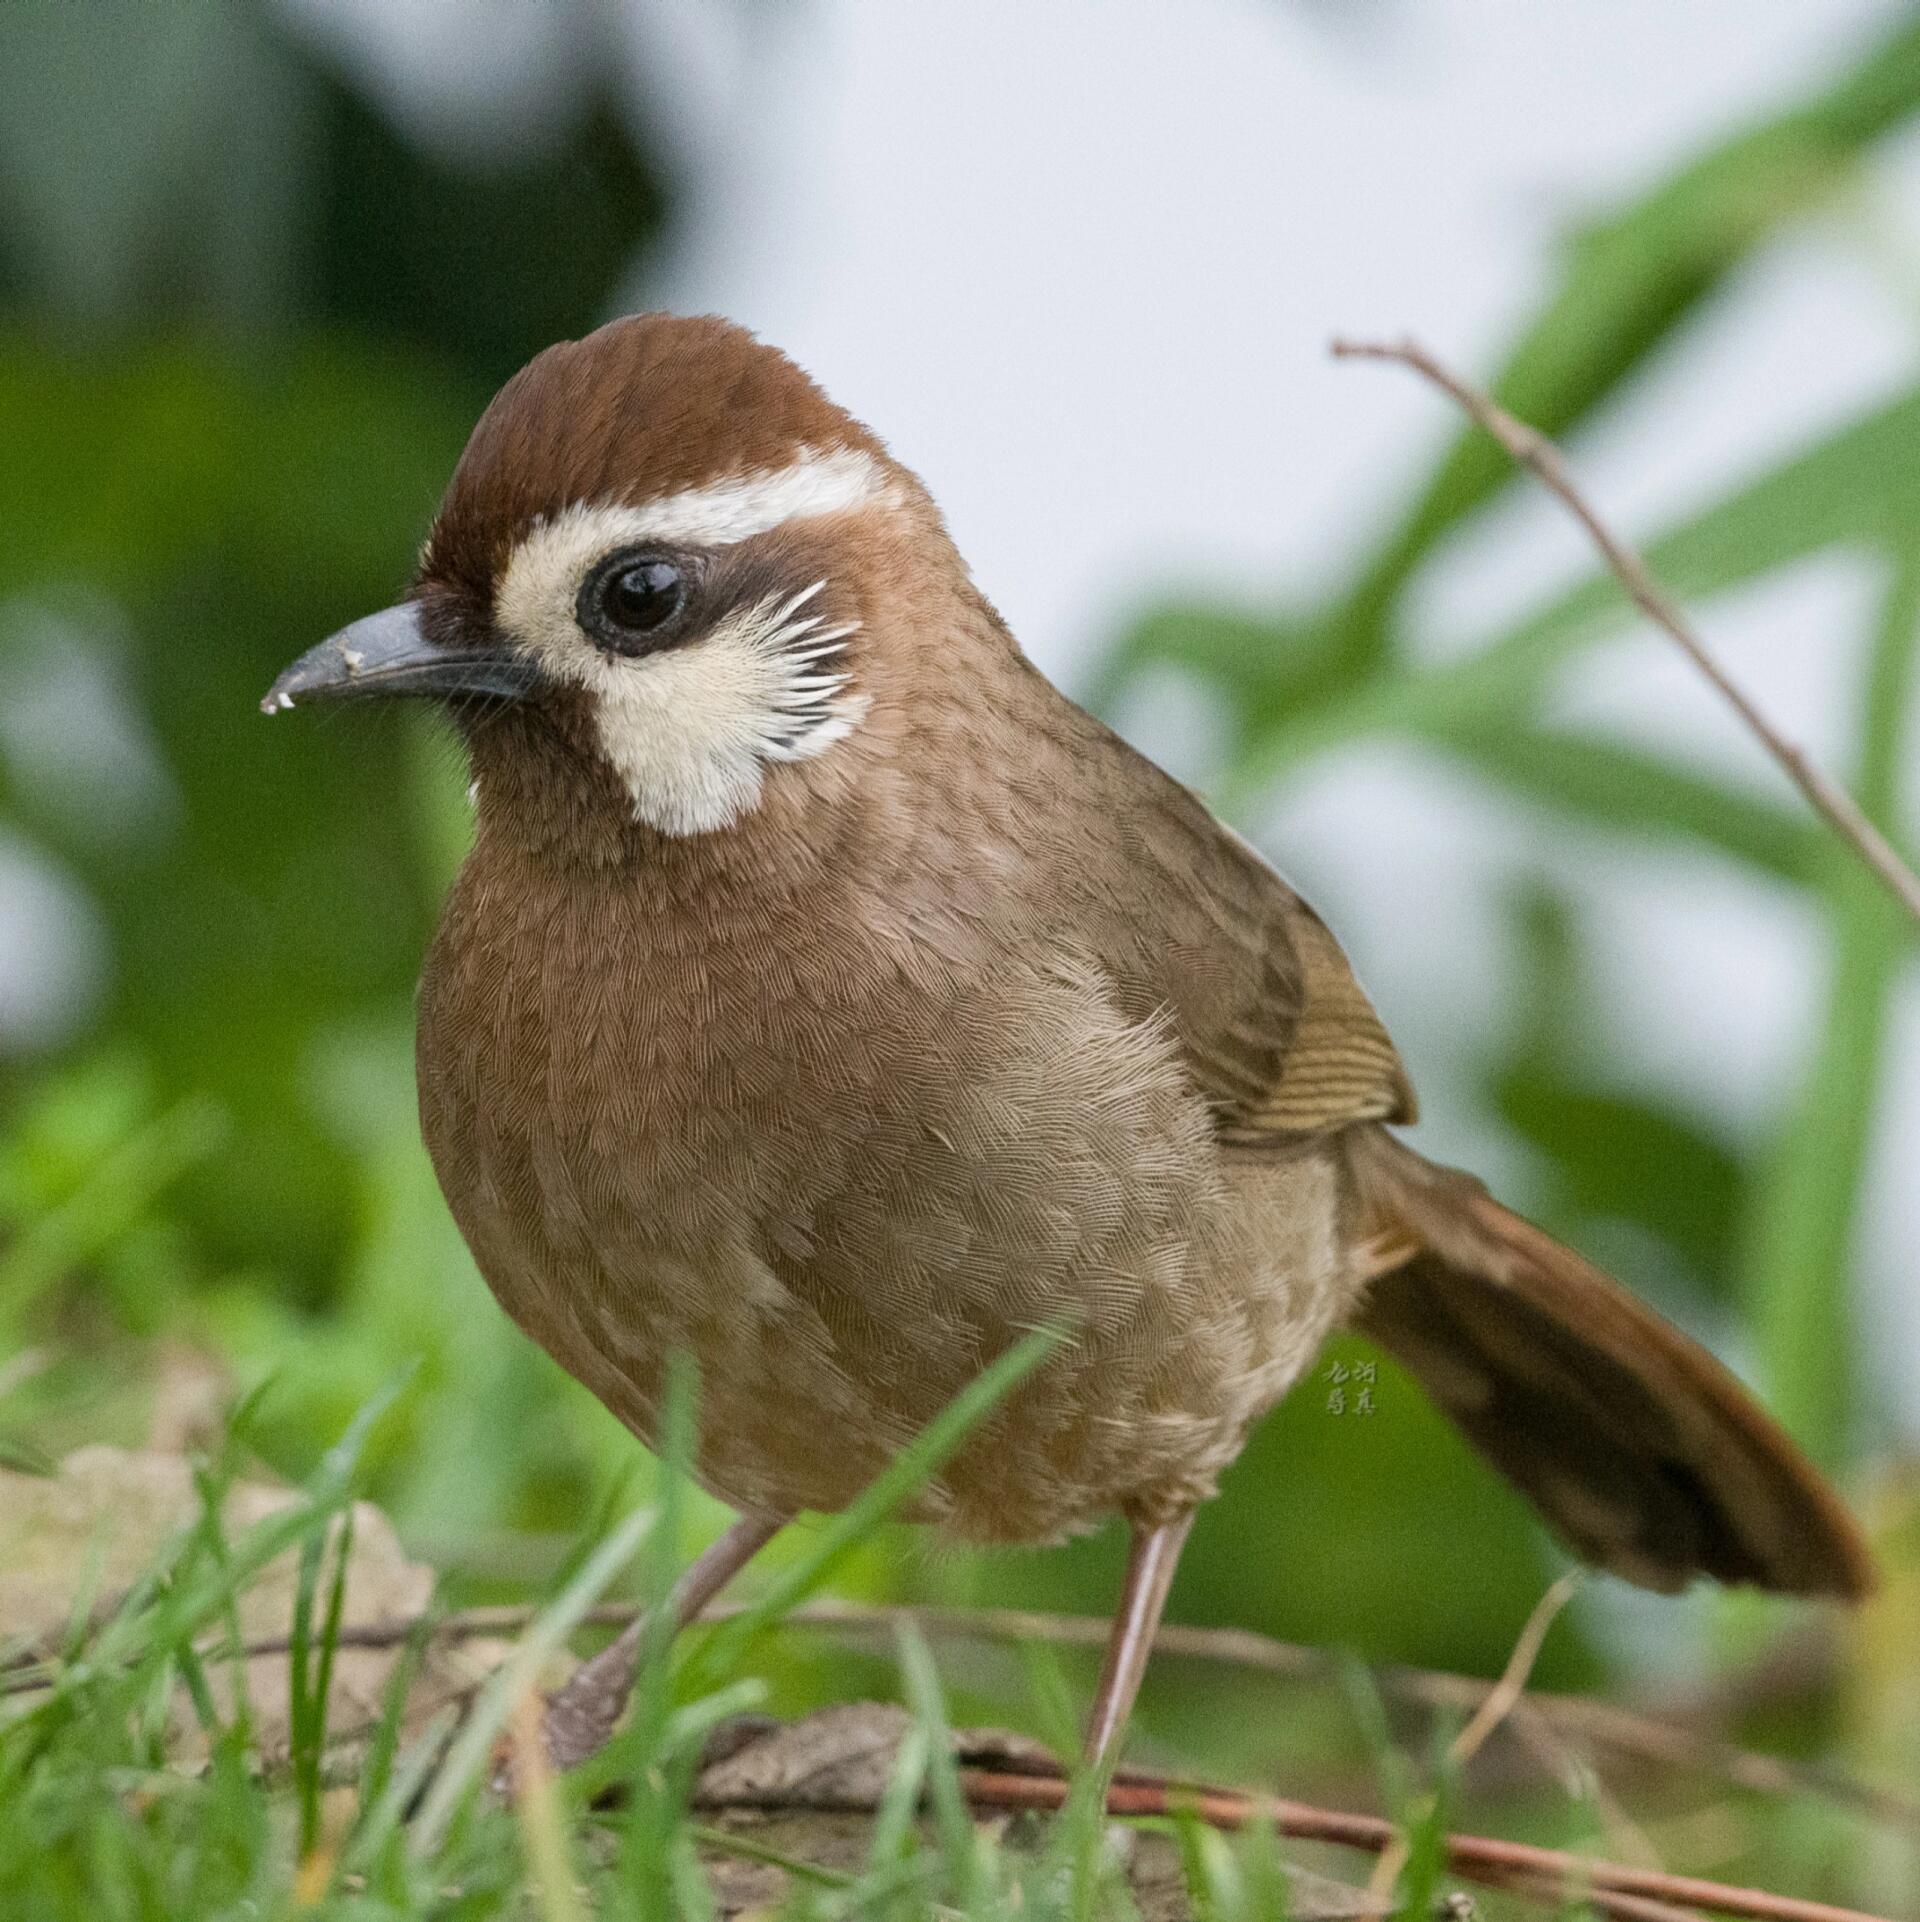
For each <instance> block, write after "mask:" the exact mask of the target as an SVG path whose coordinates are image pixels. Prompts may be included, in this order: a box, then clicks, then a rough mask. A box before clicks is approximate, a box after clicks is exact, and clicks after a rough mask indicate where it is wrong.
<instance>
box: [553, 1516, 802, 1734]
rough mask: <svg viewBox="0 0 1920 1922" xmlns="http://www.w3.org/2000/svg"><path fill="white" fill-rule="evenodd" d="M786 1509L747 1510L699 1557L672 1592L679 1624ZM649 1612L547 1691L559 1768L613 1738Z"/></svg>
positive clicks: (728, 1577) (753, 1551)
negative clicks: (764, 1512) (773, 1512)
mask: <svg viewBox="0 0 1920 1922" xmlns="http://www.w3.org/2000/svg"><path fill="white" fill-rule="evenodd" d="M786 1522H787V1518H786V1517H785V1516H784V1515H742V1516H741V1517H740V1519H739V1520H738V1521H736V1522H735V1523H734V1524H733V1526H732V1527H731V1528H729V1529H728V1530H727V1532H726V1533H725V1534H724V1535H722V1536H721V1537H720V1539H719V1540H718V1541H717V1542H715V1543H714V1545H713V1546H712V1547H711V1548H709V1549H708V1550H707V1551H706V1553H705V1554H703V1555H700V1556H698V1557H696V1558H695V1560H694V1561H693V1563H692V1564H691V1565H690V1566H689V1567H688V1569H687V1572H686V1573H685V1574H684V1575H682V1576H681V1577H680V1579H679V1581H677V1582H676V1583H675V1584H674V1587H673V1593H672V1595H671V1596H670V1597H669V1598H668V1604H667V1605H668V1606H669V1607H670V1608H671V1609H672V1610H673V1615H674V1626H675V1627H676V1628H685V1627H686V1626H687V1625H688V1624H689V1623H690V1622H692V1621H694V1620H696V1619H697V1618H698V1617H699V1615H700V1613H701V1611H702V1610H703V1609H704V1608H705V1607H706V1606H707V1604H708V1603H709V1602H710V1601H712V1600H713V1598H714V1597H715V1596H716V1595H718V1594H719V1593H720V1591H721V1590H722V1589H723V1588H725V1587H726V1585H727V1584H728V1583H729V1582H730V1581H732V1579H733V1578H734V1576H736V1575H737V1574H739V1572H740V1571H741V1570H742V1569H743V1568H745V1567H746V1565H747V1564H748V1562H750V1561H751V1560H752V1559H753V1558H754V1556H755V1555H757V1554H758V1553H759V1552H760V1550H761V1549H762V1548H764V1547H765V1546H766V1545H767V1543H768V1542H769V1541H770V1540H772V1538H773V1537H774V1536H775V1535H777V1534H778V1533H779V1532H780V1530H781V1529H782V1528H784V1527H785V1526H786ZM647 1621H648V1618H647V1617H646V1616H645V1615H636V1616H635V1617H634V1618H633V1620H632V1621H630V1622H629V1623H628V1624H627V1625H626V1627H625V1628H623V1629H622V1630H621V1631H620V1633H619V1634H618V1635H616V1636H615V1637H614V1638H613V1640H612V1641H610V1642H609V1643H608V1644H607V1645H606V1647H605V1648H603V1649H602V1650H601V1651H600V1653H599V1654H598V1655H596V1656H594V1658H593V1659H592V1660H591V1661H588V1662H582V1663H581V1664H580V1666H579V1667H578V1668H577V1669H575V1670H574V1672H573V1674H572V1675H571V1676H570V1677H569V1678H568V1680H567V1682H566V1683H565V1685H564V1686H563V1687H561V1688H559V1689H557V1690H556V1691H555V1692H554V1693H553V1694H552V1695H550V1696H548V1697H547V1711H546V1715H545V1718H544V1720H543V1722H542V1729H543V1732H544V1735H545V1739H546V1744H547V1754H548V1756H549V1757H550V1758H551V1760H552V1762H553V1765H554V1767H555V1768H560V1769H568V1768H572V1767H573V1766H574V1765H575V1764H576V1763H579V1762H584V1761H585V1760H586V1759H587V1757H588V1756H590V1755H597V1754H598V1753H599V1752H600V1750H601V1749H603V1748H605V1747H606V1745H607V1743H608V1741H609V1740H610V1739H611V1738H612V1735H613V1730H614V1725H615V1724H616V1723H617V1722H618V1721H619V1720H620V1712H621V1710H622V1709H624V1708H625V1707H626V1705H627V1697H628V1696H629V1695H631V1694H632V1693H633V1682H634V1672H635V1670H636V1669H637V1667H638V1666H639V1659H640V1645H641V1643H642V1642H643V1641H644V1640H645V1639H646V1634H647Z"/></svg>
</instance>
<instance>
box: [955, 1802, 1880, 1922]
mask: <svg viewBox="0 0 1920 1922" xmlns="http://www.w3.org/2000/svg"><path fill="white" fill-rule="evenodd" d="M960 1781H961V1786H962V1787H963V1788H964V1789H965V1790H966V1793H967V1799H968V1801H969V1802H970V1803H971V1804H972V1805H973V1806H974V1807H976V1808H994V1809H1057V1808H1062V1807H1064V1806H1065V1804H1066V1800H1067V1795H1068V1784H1067V1782H1066V1781H1065V1780H1064V1779H1063V1778H1061V1777H1058V1776H1052V1775H1014V1774H1003V1773H1000V1772H997V1771H992V1770H986V1769H964V1768H963V1769H962V1770H961V1771H960ZM1107 1810H1108V1813H1109V1814H1112V1815H1122V1816H1174V1815H1178V1814H1180V1813H1182V1812H1185V1813H1189V1814H1192V1815H1194V1816H1197V1817H1198V1818H1199V1819H1200V1820H1201V1821H1203V1822H1206V1823H1208V1824H1209V1825H1210V1826H1211V1827H1214V1828H1220V1829H1238V1828H1244V1827H1246V1826H1247V1825H1248V1824H1249V1823H1253V1822H1258V1821H1261V1820H1265V1821H1266V1822H1268V1823H1270V1824H1271V1825H1272V1827H1273V1830H1274V1832H1275V1834H1277V1835H1284V1836H1288V1837H1290V1838H1292V1839H1293V1840H1294V1841H1299V1842H1330V1843H1332V1844H1334V1845H1335V1846H1336V1847H1339V1848H1348V1849H1360V1850H1364V1851H1365V1852H1367V1853H1368V1854H1375V1853H1378V1852H1379V1851H1380V1850H1382V1849H1387V1848H1390V1847H1392V1846H1393V1843H1394V1841H1395V1840H1396V1839H1397V1837H1398V1835H1399V1833H1400V1832H1399V1830H1398V1829H1397V1828H1395V1826H1394V1825H1393V1823H1391V1822H1389V1821H1388V1820H1386V1818H1385V1817H1384V1816H1378V1815H1355V1814H1350V1813H1348V1812H1347V1811H1345V1810H1342V1809H1322V1808H1315V1807H1313V1806H1312V1805H1311V1804H1310V1803H1306V1802H1288V1801H1282V1800H1279V1799H1277V1798H1269V1797H1266V1796H1261V1795H1249V1794H1244V1793H1242V1792H1241V1791H1239V1790H1236V1789H1218V1788H1207V1787H1199V1786H1189V1785H1186V1784H1183V1783H1174V1782H1159V1781H1154V1780H1151V1779H1146V1778H1142V1777H1140V1776H1136V1775H1131V1774H1128V1775H1122V1776H1121V1777H1120V1778H1118V1779H1117V1780H1116V1781H1115V1782H1114V1784H1113V1787H1112V1789H1111V1790H1110V1791H1109V1792H1108V1796H1107ZM1445 1856H1446V1863H1447V1867H1448V1868H1449V1869H1451V1870H1452V1871H1453V1872H1454V1873H1455V1874H1456V1875H1463V1876H1465V1877H1467V1878H1468V1880H1469V1881H1474V1882H1479V1883H1482V1884H1484V1885H1485V1886H1486V1887H1488V1888H1497V1889H1509V1890H1511V1891H1512V1892H1513V1893H1515V1894H1517V1895H1531V1896H1534V1897H1536V1898H1537V1899H1541V1900H1549V1899H1550V1900H1553V1901H1570V1900H1580V1901H1584V1902H1586V1903H1587V1905H1588V1906H1589V1907H1591V1908H1593V1909H1595V1910H1597V1911H1598V1912H1599V1913H1600V1914H1602V1915H1609V1916H1617V1917H1619V1918H1621V1922H1648V1918H1649V1917H1650V1916H1651V1915H1653V1914H1654V1913H1657V1912H1658V1909H1659V1906H1660V1905H1665V1906H1666V1908H1667V1909H1668V1910H1669V1911H1670V1912H1679V1913H1682V1914H1685V1913H1687V1912H1688V1911H1693V1910H1705V1911H1706V1912H1707V1913H1708V1914H1710V1915H1729V1916H1738V1917H1742V1918H1745V1919H1746V1922H1887V1918H1886V1917H1884V1916H1875V1915H1870V1914H1868V1913H1867V1912H1866V1911H1865V1910H1863V1909H1842V1908H1836V1907H1834V1905H1833V1904H1832V1903H1830V1902H1811V1901H1805V1900H1803V1899H1801V1898H1800V1897H1798V1896H1792V1895H1771V1894H1769V1893H1768V1892H1767V1891H1766V1890H1764V1889H1742V1888H1735V1887H1733V1886H1732V1885H1731V1884H1728V1883H1725V1882H1706V1881H1702V1880H1701V1879H1700V1878H1699V1877H1698V1876H1692V1875H1669V1874H1667V1873H1666V1872H1665V1871H1663V1870H1659V1869H1634V1868H1626V1867H1623V1866H1622V1865H1621V1864H1619V1863H1617V1862H1602V1861H1598V1860H1596V1859H1594V1858H1592V1857H1589V1856H1580V1855H1568V1854H1566V1853H1564V1852H1563V1851H1562V1850H1559V1849H1542V1848H1535V1847H1533V1846H1532V1845H1531V1844H1529V1843H1525V1842H1503V1841H1498V1840H1496V1839H1495V1838H1493V1837H1491V1836H1485V1835H1449V1836H1448V1837H1447V1838H1446V1841H1445Z"/></svg>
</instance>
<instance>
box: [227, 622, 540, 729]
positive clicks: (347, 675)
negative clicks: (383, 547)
mask: <svg viewBox="0 0 1920 1922" xmlns="http://www.w3.org/2000/svg"><path fill="white" fill-rule="evenodd" d="M538 679H539V671H538V669H536V668H535V667H534V665H533V663H532V662H531V661H526V660H522V659H520V658H519V657H518V656H516V655H513V654H509V653H508V652H506V651H505V650H504V649H503V648H500V647H484V646H482V647H461V646H458V645H455V646H451V647H442V646H441V645H440V644H439V643H438V642H435V641H430V640H429V639H428V638H427V637H426V635H425V634H424V633H423V632H422V631H421V627H420V609H419V607H418V606H417V604H415V603H414V602H412V601H402V602H401V603H400V605H399V606H398V607H387V608H382V609H381V611H380V612H379V613H378V614H369V615H368V616H367V617H366V618H365V619H364V620H359V621H355V622H354V623H353V624H352V625H351V626H350V627H343V628H342V629H341V630H340V632H339V633H338V634H334V635H331V636H330V637H329V638H328V639H326V640H324V641H322V642H321V643H320V645H319V646H318V647H311V648H309V649H308V650H307V651H306V653H304V654H302V655H301V656H300V658H299V659H298V660H297V661H295V662H294V664H293V665H292V666H291V667H290V668H288V669H287V670H286V672H285V673H284V674H282V675H281V676H280V678H279V679H278V680H277V681H275V682H274V684H273V685H272V687H270V688H269V689H268V690H267V698H266V699H265V700H264V701H262V702H261V703H260V711H261V712H262V713H263V714H277V713H279V712H280V711H281V710H282V709H284V708H289V707H294V706H296V705H298V704H300V703H302V702H305V701H349V700H357V699H363V698H367V697H370V696H373V695H377V694H440V695H447V694H483V695H492V696H493V697H494V698H495V699H501V700H517V699H519V698H520V697H521V696H523V695H525V694H528V693H530V692H531V691H532V690H533V687H534V685H535V683H536V682H537V680H538Z"/></svg>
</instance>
